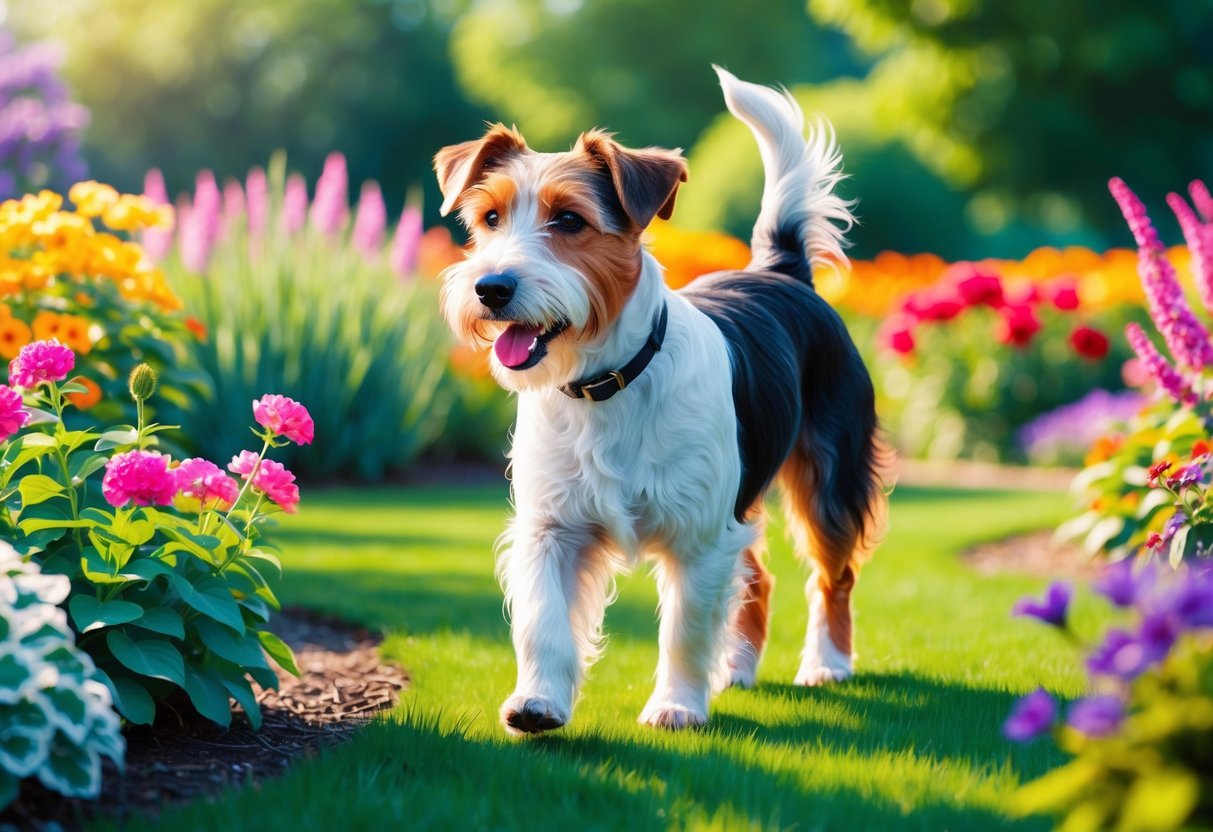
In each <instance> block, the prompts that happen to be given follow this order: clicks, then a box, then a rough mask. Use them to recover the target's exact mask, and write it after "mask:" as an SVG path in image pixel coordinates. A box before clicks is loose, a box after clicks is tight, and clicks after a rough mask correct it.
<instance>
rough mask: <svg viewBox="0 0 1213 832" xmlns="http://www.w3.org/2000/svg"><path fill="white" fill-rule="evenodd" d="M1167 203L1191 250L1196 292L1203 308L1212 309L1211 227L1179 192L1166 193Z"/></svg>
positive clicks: (1212, 241) (1212, 239)
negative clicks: (1202, 221)
mask: <svg viewBox="0 0 1213 832" xmlns="http://www.w3.org/2000/svg"><path fill="white" fill-rule="evenodd" d="M1167 204H1168V205H1170V206H1171V210H1172V211H1174V212H1175V218H1176V219H1178V220H1179V227H1180V228H1181V229H1182V230H1183V233H1184V241H1185V242H1187V244H1188V251H1190V252H1192V277H1193V282H1194V283H1195V284H1196V293H1197V294H1198V295H1199V296H1200V302H1201V303H1203V304H1204V307H1205V309H1206V310H1207V311H1213V229H1210V228H1209V227H1208V226H1205V225H1202V224H1201V222H1200V220H1199V219H1197V217H1196V213H1195V212H1194V211H1193V210H1192V209H1191V208H1189V207H1188V203H1187V202H1186V201H1184V198H1183V197H1182V196H1180V195H1179V194H1167Z"/></svg>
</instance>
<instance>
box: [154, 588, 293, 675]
mask: <svg viewBox="0 0 1213 832" xmlns="http://www.w3.org/2000/svg"><path fill="white" fill-rule="evenodd" d="M168 577H169V580H170V581H171V582H172V584H173V588H174V589H176V590H177V592H178V593H179V594H180V595H181V600H183V601H185V603H187V604H189V605H190V606H191V607H193V608H194V609H196V610H197V611H198V612H200V613H202V614H203V615H205V616H207V617H208V618H213V619H215V620H216V621H218V622H219V623H220V624H226V625H228V626H229V627H231V628H232V629H233V630H235V631H236V632H238V633H244V617H243V616H242V615H240V607H239V606H237V605H236V599H235V598H233V597H232V593H231V590H229V589H228V588H227V582H226V581H224V580H223V579H222V578H219V577H216V576H214V575H207V576H205V577H201V578H199V579H198V580H197V582H196V583H191V582H190V579H189V578H187V577H185V576H184V575H182V574H180V573H179V572H170V573H169V576H168ZM271 655H272V654H271Z"/></svg>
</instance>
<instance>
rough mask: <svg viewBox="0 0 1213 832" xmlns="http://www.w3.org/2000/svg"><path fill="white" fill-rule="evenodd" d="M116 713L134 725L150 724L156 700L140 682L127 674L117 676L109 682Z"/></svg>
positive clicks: (154, 714)
mask: <svg viewBox="0 0 1213 832" xmlns="http://www.w3.org/2000/svg"><path fill="white" fill-rule="evenodd" d="M110 693H112V694H113V695H114V705H115V707H117V709H118V713H120V714H122V716H123V717H125V718H126V720H127V721H128V722H133V723H135V724H136V725H151V724H152V720H154V719H155V718H156V700H154V699H152V695H151V694H150V693H148V692H147V688H145V687H144V686H143V685H142V684H140V683H139V682H137V681H135V680H134V679H132V678H130V677H129V676H119V677H118V678H117V679H114V680H113V681H112V683H111V684H110Z"/></svg>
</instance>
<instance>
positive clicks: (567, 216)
mask: <svg viewBox="0 0 1213 832" xmlns="http://www.w3.org/2000/svg"><path fill="white" fill-rule="evenodd" d="M554 222H555V224H556V227H557V228H559V229H560V230H561V231H564V232H565V233H567V234H576V233H577V232H578V231H580V230H581V229H583V228H585V220H583V219H582V218H581V215H580V214H575V213H573V212H572V211H561V212H560V213H559V214H557V215H556V219H555V221H554Z"/></svg>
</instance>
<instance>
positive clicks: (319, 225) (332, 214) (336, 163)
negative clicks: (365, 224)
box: [312, 151, 350, 237]
mask: <svg viewBox="0 0 1213 832" xmlns="http://www.w3.org/2000/svg"><path fill="white" fill-rule="evenodd" d="M349 214H350V206H349V174H348V173H347V172H346V169H345V157H344V156H342V155H341V154H340V153H338V152H336V151H334V152H332V153H330V154H329V155H328V158H326V159H325V160H324V170H323V171H322V172H321V174H320V178H319V179H318V180H316V199H315V200H313V202H312V227H313V228H315V229H316V230H317V231H319V232H320V233H321V234H323V235H325V236H326V237H332V236H333V235H335V234H337V233H338V232H339V231H341V229H342V228H344V227H345V223H346V220H348V219H349Z"/></svg>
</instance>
